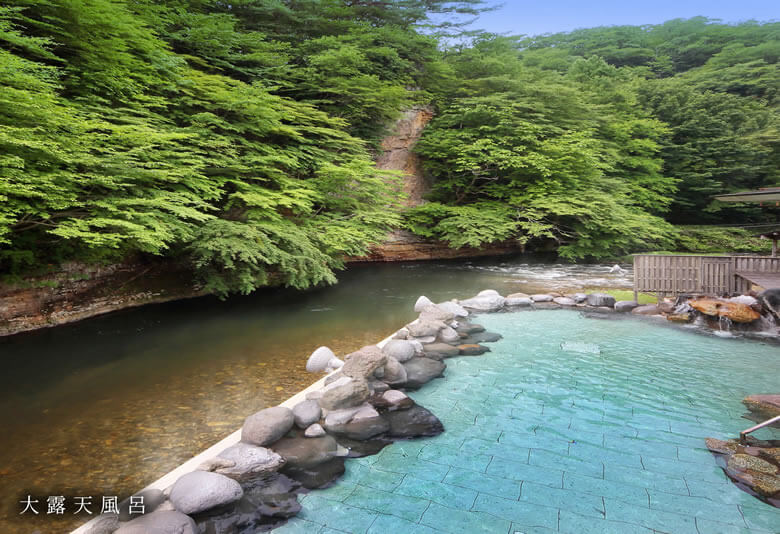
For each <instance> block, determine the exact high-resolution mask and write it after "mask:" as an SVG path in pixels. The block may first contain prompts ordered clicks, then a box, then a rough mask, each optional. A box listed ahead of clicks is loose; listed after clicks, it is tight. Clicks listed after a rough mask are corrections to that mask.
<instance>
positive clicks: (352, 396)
mask: <svg viewBox="0 0 780 534" xmlns="http://www.w3.org/2000/svg"><path fill="white" fill-rule="evenodd" d="M369 395H370V391H369V389H368V382H367V381H366V380H365V379H363V378H359V379H356V378H350V377H348V376H343V377H341V378H339V379H338V380H336V381H335V382H333V383H331V384H328V385H327V386H325V387H324V388H323V390H322V397H321V398H320V399H319V403H320V406H322V407H323V408H325V409H326V410H340V409H342V408H350V407H352V406H359V405H361V404H363V403H364V402H365V401H366V399H367V398H368V397H369Z"/></svg>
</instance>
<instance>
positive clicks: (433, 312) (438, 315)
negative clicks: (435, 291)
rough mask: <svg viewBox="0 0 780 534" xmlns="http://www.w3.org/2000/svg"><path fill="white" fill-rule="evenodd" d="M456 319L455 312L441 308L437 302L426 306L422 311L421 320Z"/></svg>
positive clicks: (448, 320)
mask: <svg viewBox="0 0 780 534" xmlns="http://www.w3.org/2000/svg"><path fill="white" fill-rule="evenodd" d="M454 319H455V314H454V313H452V312H448V311H447V310H445V309H443V308H440V307H439V306H437V305H436V304H431V305H430V306H426V307H425V308H423V310H422V311H421V312H420V320H422V321H444V322H445V323H448V322H450V321H452V320H454Z"/></svg>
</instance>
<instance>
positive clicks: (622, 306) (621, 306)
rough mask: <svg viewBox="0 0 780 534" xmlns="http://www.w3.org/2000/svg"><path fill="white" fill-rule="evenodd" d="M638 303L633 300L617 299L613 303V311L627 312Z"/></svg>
mask: <svg viewBox="0 0 780 534" xmlns="http://www.w3.org/2000/svg"><path fill="white" fill-rule="evenodd" d="M638 306H639V303H638V302H636V301H633V300H619V301H617V302H616V303H615V311H616V312H621V313H628V312H630V311H632V310H633V309H634V308H637V307H638Z"/></svg>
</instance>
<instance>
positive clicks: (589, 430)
mask: <svg viewBox="0 0 780 534" xmlns="http://www.w3.org/2000/svg"><path fill="white" fill-rule="evenodd" d="M475 322H478V323H480V324H483V325H484V326H485V327H487V329H488V330H490V331H494V332H500V333H502V334H503V335H504V339H503V340H501V341H499V342H497V343H493V344H491V347H492V352H490V353H488V354H486V355H484V356H480V357H460V358H454V359H449V360H447V366H448V367H447V371H446V373H445V378H444V379H440V380H435V381H433V382H431V383H429V384H428V385H427V386H425V387H424V388H423V389H422V390H420V391H419V392H416V393H414V394H412V396H413V397H414V399H415V400H416V401H417V402H418V403H419V404H421V405H423V406H425V407H427V408H429V409H430V410H432V411H433V412H434V413H436V414H437V415H438V416H439V418H440V419H441V420H442V422H443V423H444V425H445V428H446V431H445V432H444V434H442V435H440V436H437V437H435V438H429V439H421V440H414V441H407V442H397V443H394V444H393V445H391V446H389V447H386V448H385V449H383V450H382V452H381V453H380V454H378V455H376V456H370V457H365V458H360V459H354V460H349V461H348V462H347V472H346V474H345V475H344V477H343V478H341V479H340V480H339V481H338V482H337V483H336V484H334V485H333V486H332V487H330V488H328V489H325V490H317V491H314V492H312V493H310V494H308V495H306V496H303V497H302V499H301V505H302V507H303V510H302V511H301V513H300V514H299V515H298V516H297V517H296V518H294V519H292V520H291V521H290V522H289V523H287V524H286V525H285V526H283V527H281V528H279V529H276V530H275V531H274V532H277V533H282V532H283V533H298V532H302V533H307V534H308V533H313V532H322V533H326V532H352V533H379V534H388V533H393V534H395V533H399V534H406V533H411V534H422V533H437V532H450V533H456V534H460V533H481V532H485V533H515V532H516V533H525V534H531V533H552V532H562V533H571V534H587V533H607V532H609V533H616V534H632V533H645V534H647V533H652V532H664V533H675V534H677V533H680V534H710V533H732V532H733V533H742V532H754V533H778V532H780V509H776V508H773V507H771V506H769V505H767V504H764V503H762V502H760V501H758V500H757V499H755V498H754V497H751V496H750V495H748V494H746V493H744V492H742V491H741V490H739V489H738V488H737V487H736V486H734V485H733V484H732V483H730V482H729V480H728V479H727V478H726V476H725V475H724V474H723V472H722V471H721V469H720V468H718V467H717V466H716V464H715V461H714V459H713V457H712V455H711V454H710V453H709V452H708V451H707V450H706V449H704V448H703V447H704V443H703V440H704V438H705V437H708V436H712V437H720V438H731V437H735V436H736V435H737V434H738V432H739V431H740V430H742V429H744V428H747V427H748V426H750V425H751V423H750V422H749V421H747V420H745V419H742V418H741V417H740V416H741V415H742V414H743V413H744V411H745V410H744V409H743V406H742V404H741V403H740V400H741V399H742V398H743V397H744V396H745V395H748V394H750V393H762V392H776V391H778V390H780V348H778V346H777V345H766V344H762V343H758V342H748V341H741V340H735V339H720V338H716V337H714V336H707V335H702V334H698V333H695V332H691V331H689V330H685V329H683V328H679V329H678V328H670V327H666V326H661V325H658V324H654V323H653V322H652V321H643V320H639V319H629V318H627V319H620V320H618V319H610V320H608V319H594V318H586V317H583V316H581V315H580V314H579V313H577V312H574V311H562V310H558V311H555V310H551V311H535V312H524V313H511V314H494V315H483V316H480V317H478V318H477V320H476V321H475ZM761 432H764V434H762V435H760V437H764V438H769V437H774V438H775V439H776V438H778V437H780V435H778V434H780V433H778V432H777V431H775V430H763V431H761Z"/></svg>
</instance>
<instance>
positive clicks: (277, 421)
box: [241, 406, 295, 447]
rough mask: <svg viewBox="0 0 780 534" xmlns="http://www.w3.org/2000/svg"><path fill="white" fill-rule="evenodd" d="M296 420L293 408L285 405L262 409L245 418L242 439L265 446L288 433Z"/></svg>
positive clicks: (245, 441)
mask: <svg viewBox="0 0 780 534" xmlns="http://www.w3.org/2000/svg"><path fill="white" fill-rule="evenodd" d="M294 422H295V419H294V417H293V413H292V410H290V409H289V408H285V407H284V406H274V407H273V408H266V409H265V410H260V411H259V412H257V413H255V414H252V415H250V416H249V417H247V418H246V419H245V420H244V426H243V428H242V429H241V441H243V442H244V443H249V444H251V445H257V446H259V447H263V446H265V445H268V444H270V443H273V442H274V441H276V440H278V439H279V438H281V437H282V436H284V435H285V434H287V432H289V431H290V429H291V428H292V427H293V423H294Z"/></svg>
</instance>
